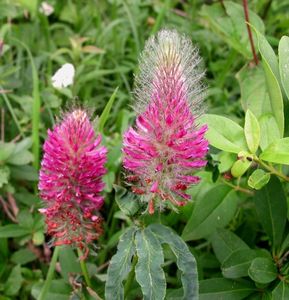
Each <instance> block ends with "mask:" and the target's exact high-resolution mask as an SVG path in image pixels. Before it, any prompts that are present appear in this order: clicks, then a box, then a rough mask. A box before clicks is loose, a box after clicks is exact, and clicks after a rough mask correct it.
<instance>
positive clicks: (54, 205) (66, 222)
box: [39, 109, 107, 249]
mask: <svg viewBox="0 0 289 300" xmlns="http://www.w3.org/2000/svg"><path fill="white" fill-rule="evenodd" d="M100 142H101V136H100V135H99V136H96V135H95V133H94V130H93V127H92V125H91V123H90V121H89V118H88V116H87V114H86V112H84V111H83V110H80V109H77V110H74V111H73V112H71V113H68V114H67V115H65V117H64V119H63V121H62V122H61V123H60V124H58V125H56V126H55V127H54V129H53V131H50V130H49V131H48V137H47V140H46V141H45V143H44V148H43V149H44V157H43V160H42V163H41V170H40V175H39V177H40V178H39V190H40V196H41V198H42V199H43V201H44V203H45V208H43V209H41V210H40V212H41V213H43V214H44V215H45V217H46V224H47V233H48V234H49V235H51V236H52V237H53V244H54V245H70V244H71V245H74V246H77V247H80V248H85V249H87V246H86V245H88V244H90V243H91V242H92V241H93V240H96V239H97V238H98V237H99V235H100V234H101V231H102V227H101V223H102V220H101V217H100V216H99V214H98V210H99V209H100V207H101V206H102V204H103V201H104V200H103V197H102V196H101V195H100V192H101V191H102V190H103V188H104V183H103V182H102V176H103V175H104V174H105V172H106V170H105V168H104V163H105V161H106V153H107V150H106V148H104V147H103V146H101V145H100Z"/></svg>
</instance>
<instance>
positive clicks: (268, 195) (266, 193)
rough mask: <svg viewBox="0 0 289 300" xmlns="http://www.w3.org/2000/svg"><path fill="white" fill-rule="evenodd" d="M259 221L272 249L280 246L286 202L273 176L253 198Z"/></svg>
mask: <svg viewBox="0 0 289 300" xmlns="http://www.w3.org/2000/svg"><path fill="white" fill-rule="evenodd" d="M254 202H255V207H256V211H257V214H258V216H259V220H260V222H261V224H262V226H263V228H264V230H265V232H266V233H267V234H268V236H269V238H270V240H271V242H272V243H273V246H274V247H277V246H278V245H280V243H281V241H282V237H283V232H284V228H285V224H286V218H287V202H286V197H285V194H284V191H283V187H282V184H281V183H280V181H279V179H278V178H276V177H275V176H271V179H270V181H269V183H268V184H267V185H266V186H265V187H264V188H263V189H261V190H260V191H257V192H256V194H255V196H254Z"/></svg>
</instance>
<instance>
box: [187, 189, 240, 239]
mask: <svg viewBox="0 0 289 300" xmlns="http://www.w3.org/2000/svg"><path fill="white" fill-rule="evenodd" d="M237 201H238V197H237V195H236V192H235V191H233V190H232V189H231V188H230V187H228V186H225V185H217V186H214V187H213V188H212V189H211V190H209V191H208V192H207V193H206V194H205V196H204V197H203V198H201V199H198V200H197V202H196V205H195V207H194V210H193V213H192V216H191V218H190V219H189V221H188V223H187V225H186V226H185V228H184V230H183V233H182V237H183V238H184V240H185V241H190V240H197V239H200V238H204V237H206V236H208V235H210V234H212V233H213V232H214V231H215V230H216V229H217V228H222V227H225V226H226V225H227V224H228V223H229V222H230V220H231V219H232V218H233V216H234V214H235V211H236V209H237Z"/></svg>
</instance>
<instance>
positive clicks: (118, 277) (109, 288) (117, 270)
mask: <svg viewBox="0 0 289 300" xmlns="http://www.w3.org/2000/svg"><path fill="white" fill-rule="evenodd" d="M135 233H136V228H134V227H133V228H129V229H128V230H127V231H126V232H125V233H124V234H123V235H122V236H121V237H120V240H119V243H118V246H117V252H116V254H115V255H114V256H113V257H112V259H111V261H110V264H109V267H108V271H107V281H106V285H105V299H106V300H122V299H124V291H123V284H122V282H123V280H124V279H125V278H126V277H127V275H128V273H129V272H130V270H131V265H132V263H131V260H132V257H133V256H134V254H135V245H134V236H135Z"/></svg>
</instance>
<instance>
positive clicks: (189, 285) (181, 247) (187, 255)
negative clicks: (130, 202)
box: [149, 224, 198, 300]
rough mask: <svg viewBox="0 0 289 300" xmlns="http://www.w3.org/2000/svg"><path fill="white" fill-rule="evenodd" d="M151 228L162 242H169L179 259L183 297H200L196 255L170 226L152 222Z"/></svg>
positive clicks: (192, 298)
mask: <svg viewBox="0 0 289 300" xmlns="http://www.w3.org/2000/svg"><path fill="white" fill-rule="evenodd" d="M149 228H150V230H151V231H152V232H153V233H154V234H155V235H156V236H157V237H158V239H159V240H160V242H161V243H165V244H168V245H169V246H170V248H171V249H172V251H173V253H174V254H175V256H176V259H177V266H178V268H179V269H180V271H181V279H182V284H183V291H184V292H183V298H182V299H184V300H185V299H190V300H195V299H198V270H197V264H196V260H195V258H194V256H193V255H192V253H191V252H190V250H189V248H188V246H187V245H186V243H185V242H184V241H183V240H182V239H181V238H180V237H179V236H178V235H177V234H176V233H174V232H173V231H172V230H171V229H170V228H168V227H166V226H163V225H161V224H152V225H150V226H149Z"/></svg>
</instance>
